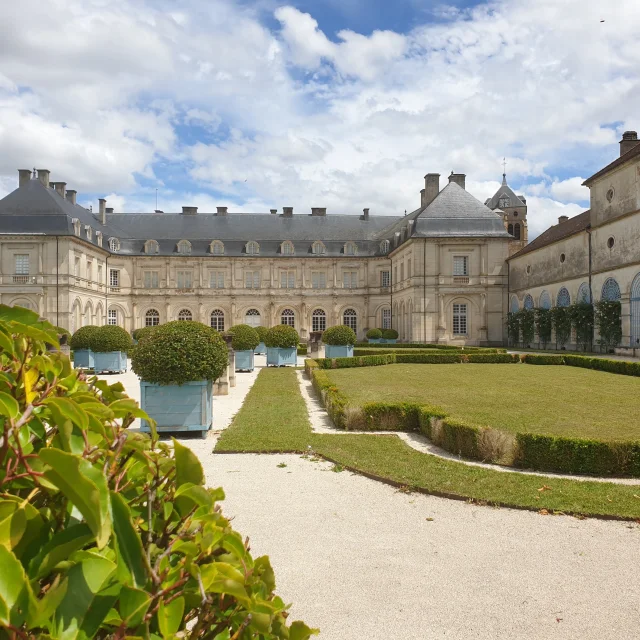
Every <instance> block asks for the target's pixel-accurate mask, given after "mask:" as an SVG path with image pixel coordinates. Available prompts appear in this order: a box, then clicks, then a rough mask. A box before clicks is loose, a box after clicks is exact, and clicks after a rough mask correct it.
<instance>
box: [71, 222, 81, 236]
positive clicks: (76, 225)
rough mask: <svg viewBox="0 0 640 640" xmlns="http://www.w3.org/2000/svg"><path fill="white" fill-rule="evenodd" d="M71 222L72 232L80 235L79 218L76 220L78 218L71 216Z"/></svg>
mask: <svg viewBox="0 0 640 640" xmlns="http://www.w3.org/2000/svg"><path fill="white" fill-rule="evenodd" d="M71 223H72V224H73V232H74V233H75V234H76V235H77V236H78V237H80V220H78V218H71Z"/></svg>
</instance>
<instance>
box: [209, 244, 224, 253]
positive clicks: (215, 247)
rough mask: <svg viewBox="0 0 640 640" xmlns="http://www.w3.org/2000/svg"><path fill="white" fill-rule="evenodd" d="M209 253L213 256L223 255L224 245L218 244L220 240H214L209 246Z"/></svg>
mask: <svg viewBox="0 0 640 640" xmlns="http://www.w3.org/2000/svg"><path fill="white" fill-rule="evenodd" d="M209 251H210V253H212V254H213V255H214V256H223V255H224V245H223V244H222V242H220V240H214V241H213V242H212V243H211V244H210V245H209Z"/></svg>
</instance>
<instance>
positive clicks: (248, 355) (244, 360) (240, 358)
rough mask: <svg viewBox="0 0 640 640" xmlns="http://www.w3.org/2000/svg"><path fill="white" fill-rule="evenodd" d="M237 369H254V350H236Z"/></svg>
mask: <svg viewBox="0 0 640 640" xmlns="http://www.w3.org/2000/svg"><path fill="white" fill-rule="evenodd" d="M235 354H236V371H253V351H236V352H235Z"/></svg>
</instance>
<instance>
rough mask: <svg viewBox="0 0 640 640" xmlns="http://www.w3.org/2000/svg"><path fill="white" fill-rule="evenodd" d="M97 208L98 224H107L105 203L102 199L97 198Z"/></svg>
mask: <svg viewBox="0 0 640 640" xmlns="http://www.w3.org/2000/svg"><path fill="white" fill-rule="evenodd" d="M98 206H99V208H98V214H99V216H100V222H102V224H107V201H106V200H105V199H104V198H98Z"/></svg>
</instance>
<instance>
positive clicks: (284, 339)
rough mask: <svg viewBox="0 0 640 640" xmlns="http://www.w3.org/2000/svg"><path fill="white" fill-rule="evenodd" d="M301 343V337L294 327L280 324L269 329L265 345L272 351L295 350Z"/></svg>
mask: <svg viewBox="0 0 640 640" xmlns="http://www.w3.org/2000/svg"><path fill="white" fill-rule="evenodd" d="M299 341H300V336H299V335H298V332H297V331H296V330H295V329H294V328H293V327H290V326H289V325H286V324H279V325H276V326H275V327H271V329H269V331H268V332H267V336H266V338H265V341H264V343H265V344H266V345H267V347H270V348H272V349H293V348H294V347H297V346H298V342H299Z"/></svg>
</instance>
